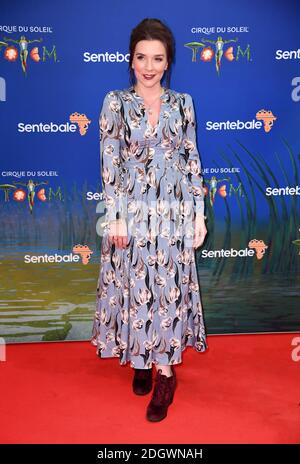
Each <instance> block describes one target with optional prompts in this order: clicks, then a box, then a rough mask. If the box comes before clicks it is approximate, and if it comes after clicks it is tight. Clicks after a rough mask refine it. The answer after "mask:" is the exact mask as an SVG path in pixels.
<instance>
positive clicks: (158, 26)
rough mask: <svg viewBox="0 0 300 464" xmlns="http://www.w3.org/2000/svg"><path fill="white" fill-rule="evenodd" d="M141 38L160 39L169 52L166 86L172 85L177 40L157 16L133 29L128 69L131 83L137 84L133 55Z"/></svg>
mask: <svg viewBox="0 0 300 464" xmlns="http://www.w3.org/2000/svg"><path fill="white" fill-rule="evenodd" d="M140 40H160V41H161V42H162V43H163V44H164V46H165V48H166V52H167V61H168V67H167V69H166V71H165V75H164V77H166V87H167V88H169V87H170V80H171V65H172V64H173V62H174V59H175V41H174V37H173V34H172V32H171V30H170V29H169V28H168V26H166V25H165V24H164V23H163V22H162V21H160V19H156V18H145V19H143V21H141V22H140V23H139V24H138V25H137V26H136V27H135V28H134V29H132V31H131V35H130V43H129V52H130V58H129V65H128V71H129V74H130V84H131V85H134V84H135V75H134V70H133V69H132V67H131V66H132V61H133V55H134V51H135V47H136V44H137V43H138V42H139V41H140Z"/></svg>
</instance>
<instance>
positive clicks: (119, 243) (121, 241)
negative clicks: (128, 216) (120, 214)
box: [108, 219, 128, 248]
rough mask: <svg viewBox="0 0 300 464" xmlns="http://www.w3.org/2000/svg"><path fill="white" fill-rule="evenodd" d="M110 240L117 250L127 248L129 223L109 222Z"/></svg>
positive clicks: (120, 220)
mask: <svg viewBox="0 0 300 464" xmlns="http://www.w3.org/2000/svg"><path fill="white" fill-rule="evenodd" d="M108 240H109V242H110V243H111V244H114V245H115V246H116V247H117V248H126V246H127V240H128V237H127V222H126V220H125V219H115V220H113V221H109V233H108Z"/></svg>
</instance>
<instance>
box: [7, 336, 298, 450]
mask: <svg viewBox="0 0 300 464" xmlns="http://www.w3.org/2000/svg"><path fill="white" fill-rule="evenodd" d="M296 336H297V337H299V336H300V335H299V334H267V335H225V336H209V337H208V343H209V350H208V351H207V352H206V353H197V352H196V351H195V350H194V349H193V348H190V347H189V348H187V349H186V350H185V352H184V354H183V364H181V365H178V366H176V367H175V368H176V372H177V377H178V388H177V390H176V392H175V397H174V402H173V404H172V405H171V406H170V408H169V412H168V417H167V418H166V419H165V420H163V421H162V422H159V423H150V422H147V420H146V419H145V410H146V406H147V404H148V402H149V401H150V398H151V394H149V395H147V396H144V397H137V396H135V395H134V393H133V392H132V390H131V381H132V375H133V371H132V368H131V367H130V366H129V364H128V365H127V366H125V367H124V366H122V367H121V366H119V360H118V358H113V359H100V358H98V357H97V356H96V354H95V350H96V348H95V347H94V346H92V345H91V344H90V343H89V342H54V343H22V344H14V345H8V346H7V353H6V354H7V360H6V362H0V375H1V383H0V385H1V386H0V393H1V397H0V408H1V411H0V416H1V428H0V442H1V443H99V444H101V443H122V444H124V443H170V444H173V443H197V444H203V443H300V426H299V424H300V406H299V404H300V389H299V385H300V360H299V361H293V359H292V356H291V355H292V350H293V349H296V348H295V347H294V346H292V340H293V338H294V337H296ZM299 355H300V350H299V349H298V356H299Z"/></svg>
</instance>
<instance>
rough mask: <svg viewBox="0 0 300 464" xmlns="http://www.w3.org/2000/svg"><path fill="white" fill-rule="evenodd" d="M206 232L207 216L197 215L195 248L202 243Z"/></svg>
mask: <svg viewBox="0 0 300 464" xmlns="http://www.w3.org/2000/svg"><path fill="white" fill-rule="evenodd" d="M206 234H207V229H206V225H205V217H204V216H203V215H196V219H195V234H194V240H193V248H198V247H199V246H201V245H202V243H203V242H204V239H205V236H206Z"/></svg>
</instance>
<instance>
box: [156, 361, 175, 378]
mask: <svg viewBox="0 0 300 464" xmlns="http://www.w3.org/2000/svg"><path fill="white" fill-rule="evenodd" d="M155 368H156V370H157V371H158V369H160V370H161V373H162V375H166V376H167V377H172V375H173V373H172V369H171V366H163V365H161V364H155Z"/></svg>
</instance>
